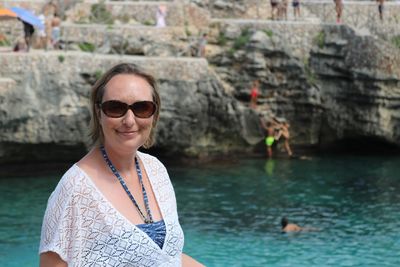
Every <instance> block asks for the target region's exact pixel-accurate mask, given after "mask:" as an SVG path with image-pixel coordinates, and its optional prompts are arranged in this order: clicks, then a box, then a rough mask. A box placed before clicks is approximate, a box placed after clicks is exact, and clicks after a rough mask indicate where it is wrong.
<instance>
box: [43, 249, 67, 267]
mask: <svg viewBox="0 0 400 267" xmlns="http://www.w3.org/2000/svg"><path fill="white" fill-rule="evenodd" d="M39 266H40V267H68V265H67V263H66V262H65V261H63V260H62V259H61V258H60V256H58V254H57V253H54V252H46V253H42V254H40V265H39Z"/></svg>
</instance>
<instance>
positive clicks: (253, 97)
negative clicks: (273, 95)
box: [250, 80, 260, 109]
mask: <svg viewBox="0 0 400 267" xmlns="http://www.w3.org/2000/svg"><path fill="white" fill-rule="evenodd" d="M259 87H260V82H259V81H258V80H255V81H253V84H252V86H251V89H250V107H251V108H252V109H255V108H257V101H258V95H259V94H260V89H259Z"/></svg>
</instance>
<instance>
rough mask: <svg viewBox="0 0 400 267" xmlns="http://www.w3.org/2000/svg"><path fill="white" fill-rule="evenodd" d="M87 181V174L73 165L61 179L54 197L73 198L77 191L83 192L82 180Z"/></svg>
mask: <svg viewBox="0 0 400 267" xmlns="http://www.w3.org/2000/svg"><path fill="white" fill-rule="evenodd" d="M84 179H86V177H85V173H84V172H83V171H82V170H81V169H80V168H79V167H78V165H76V164H74V165H72V166H71V167H70V168H69V169H68V170H67V171H66V172H65V173H64V174H63V176H62V177H61V179H60V181H59V182H58V184H57V186H56V188H55V190H54V192H53V193H52V196H53V195H63V196H72V195H73V194H75V193H76V192H77V191H80V190H81V188H82V187H81V185H82V180H84Z"/></svg>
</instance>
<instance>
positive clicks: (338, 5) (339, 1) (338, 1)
mask: <svg viewBox="0 0 400 267" xmlns="http://www.w3.org/2000/svg"><path fill="white" fill-rule="evenodd" d="M333 1H334V3H335V10H336V23H342V13H343V0H333Z"/></svg>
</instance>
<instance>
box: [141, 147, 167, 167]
mask: <svg viewBox="0 0 400 267" xmlns="http://www.w3.org/2000/svg"><path fill="white" fill-rule="evenodd" d="M137 154H138V156H139V158H140V159H141V160H142V161H143V162H144V164H146V165H150V166H159V167H160V166H162V167H164V165H163V164H162V163H161V161H160V160H159V159H158V158H157V157H155V156H152V155H150V154H147V153H144V152H140V151H138V152H137Z"/></svg>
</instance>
